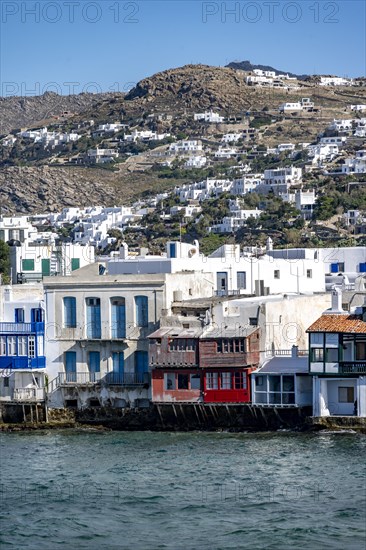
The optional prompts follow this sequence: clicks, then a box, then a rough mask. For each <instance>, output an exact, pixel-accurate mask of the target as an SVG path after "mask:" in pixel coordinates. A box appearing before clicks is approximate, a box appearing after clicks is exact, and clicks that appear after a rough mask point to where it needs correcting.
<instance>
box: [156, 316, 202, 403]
mask: <svg viewBox="0 0 366 550" xmlns="http://www.w3.org/2000/svg"><path fill="white" fill-rule="evenodd" d="M201 334H202V329H201V328H193V329H182V328H180V327H178V328H175V327H173V328H172V327H165V328H164V327H163V328H160V329H159V330H157V331H155V332H154V333H153V334H150V336H149V339H150V346H149V362H150V368H151V388H152V400H153V402H155V403H177V402H178V403H179V402H180V403H183V402H191V403H192V402H193V403H194V402H199V401H202V376H201V371H200V369H199V357H198V341H199V340H198V338H199V336H200V335H201Z"/></svg>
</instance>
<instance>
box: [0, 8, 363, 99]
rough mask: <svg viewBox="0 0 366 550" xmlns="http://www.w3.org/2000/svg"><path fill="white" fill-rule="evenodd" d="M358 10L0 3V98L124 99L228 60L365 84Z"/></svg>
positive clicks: (360, 16)
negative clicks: (158, 76) (135, 89)
mask: <svg viewBox="0 0 366 550" xmlns="http://www.w3.org/2000/svg"><path fill="white" fill-rule="evenodd" d="M365 5H366V3H365V2H363V1H361V0H360V1H357V0H345V1H334V2H333V1H327V0H311V1H309V2H308V1H305V0H297V1H294V2H293V1H282V0H273V1H271V0H268V1H267V0H263V1H256V0H253V1H252V0H248V1H242V2H241V1H237V2H235V1H234V2H222V1H211V2H201V1H198V0H191V1H186V2H181V1H180V0H176V1H170V0H166V1H154V0H146V1H142V2H141V1H138V0H136V1H120V0H102V1H100V0H98V1H92V0H91V1H89V0H38V1H37V0H35V1H32V2H24V1H18V0H2V2H1V64H0V69H1V95H4V96H8V95H13V94H14V95H33V94H39V93H42V92H44V91H46V90H47V89H49V90H53V91H58V92H59V93H64V94H67V93H70V91H72V90H73V91H75V92H77V93H78V92H81V91H108V90H120V91H125V90H126V89H129V88H131V87H132V86H133V85H134V83H136V82H138V81H139V80H141V79H142V78H144V77H146V76H150V75H152V74H154V73H155V72H158V71H161V70H165V69H168V68H172V67H179V66H181V65H185V64H188V63H204V64H208V65H216V66H218V65H226V64H227V63H229V62H230V61H234V60H246V59H248V60H250V61H251V62H252V63H256V64H265V65H272V66H274V67H275V68H279V69H282V70H286V71H291V72H296V73H301V74H302V73H310V74H337V75H339V76H345V75H347V76H363V75H365V74H366V45H365V28H366V8H365Z"/></svg>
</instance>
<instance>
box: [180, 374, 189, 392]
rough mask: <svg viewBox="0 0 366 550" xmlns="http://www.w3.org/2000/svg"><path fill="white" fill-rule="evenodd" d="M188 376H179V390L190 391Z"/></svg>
mask: <svg viewBox="0 0 366 550" xmlns="http://www.w3.org/2000/svg"><path fill="white" fill-rule="evenodd" d="M188 380H189V377H188V374H178V390H188Z"/></svg>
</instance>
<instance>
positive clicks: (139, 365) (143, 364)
mask: <svg viewBox="0 0 366 550" xmlns="http://www.w3.org/2000/svg"><path fill="white" fill-rule="evenodd" d="M135 371H136V375H137V376H138V379H139V381H140V382H142V381H143V379H144V374H145V373H146V372H148V371H149V362H148V354H147V351H136V352H135Z"/></svg>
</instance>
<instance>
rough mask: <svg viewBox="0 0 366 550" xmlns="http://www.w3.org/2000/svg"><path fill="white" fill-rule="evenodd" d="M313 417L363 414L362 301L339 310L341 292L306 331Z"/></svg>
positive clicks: (365, 346)
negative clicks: (360, 304)
mask: <svg viewBox="0 0 366 550" xmlns="http://www.w3.org/2000/svg"><path fill="white" fill-rule="evenodd" d="M307 332H308V333H309V353H310V358H309V372H310V374H311V375H312V376H313V415H314V416H352V415H355V416H362V417H365V416H366V304H364V306H363V307H360V308H356V310H355V311H354V312H352V313H351V314H350V312H346V311H343V309H342V293H341V290H340V289H339V288H337V287H334V288H333V290H332V307H331V308H330V309H328V310H326V311H325V312H324V313H323V315H322V316H321V317H320V318H319V319H318V320H317V321H315V323H313V324H312V325H311V326H310V327H309V328H308V330H307Z"/></svg>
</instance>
